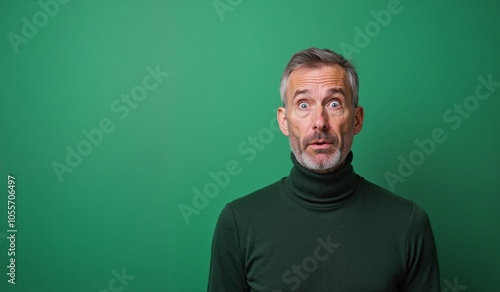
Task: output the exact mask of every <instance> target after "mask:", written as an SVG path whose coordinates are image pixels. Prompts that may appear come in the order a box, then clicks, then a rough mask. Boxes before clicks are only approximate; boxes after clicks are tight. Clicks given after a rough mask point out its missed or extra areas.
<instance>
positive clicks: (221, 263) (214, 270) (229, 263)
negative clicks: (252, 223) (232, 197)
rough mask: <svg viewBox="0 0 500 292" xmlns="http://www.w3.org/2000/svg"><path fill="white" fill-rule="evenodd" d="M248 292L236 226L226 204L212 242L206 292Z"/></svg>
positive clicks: (230, 210)
mask: <svg viewBox="0 0 500 292" xmlns="http://www.w3.org/2000/svg"><path fill="white" fill-rule="evenodd" d="M235 291H238V292H240V291H241V292H245V291H250V287H249V286H248V284H247V281H246V275H245V263H244V261H243V259H242V254H241V248H240V240H239V235H238V225H237V223H236V219H235V217H234V213H233V209H232V208H231V206H230V205H229V204H227V205H226V206H225V207H224V209H223V210H222V212H221V214H220V215H219V219H218V221H217V225H216V227H215V232H214V237H213V240H212V258H211V261H210V273H209V277H208V292H235Z"/></svg>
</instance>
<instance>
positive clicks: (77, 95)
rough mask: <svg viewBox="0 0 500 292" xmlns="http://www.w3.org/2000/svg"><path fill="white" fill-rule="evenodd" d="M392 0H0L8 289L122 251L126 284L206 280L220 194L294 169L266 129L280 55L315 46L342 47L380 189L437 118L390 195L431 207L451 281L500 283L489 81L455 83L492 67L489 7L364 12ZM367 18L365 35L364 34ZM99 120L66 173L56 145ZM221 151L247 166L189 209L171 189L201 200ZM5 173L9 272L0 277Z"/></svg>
mask: <svg viewBox="0 0 500 292" xmlns="http://www.w3.org/2000/svg"><path fill="white" fill-rule="evenodd" d="M44 1H45V2H44ZM391 2H393V0H391V1H387V0H380V1H326V0H325V1H295V2H292V1H261V0H257V1H249V0H242V1H239V0H238V1H237V0H227V1H226V0H221V2H220V3H223V4H225V5H228V6H226V8H227V10H226V11H224V12H222V13H221V12H219V13H218V12H217V10H216V8H215V7H214V3H213V2H212V1H211V0H206V1H193V0H191V1H69V2H68V3H67V4H57V7H58V11H57V12H56V13H53V14H54V16H50V17H48V18H47V21H46V22H47V23H43V20H44V19H43V15H42V14H40V13H38V14H36V13H37V12H39V11H43V9H42V6H40V4H39V3H38V2H37V1H2V2H1V4H0V11H1V12H0V19H1V25H0V36H1V41H0V57H1V59H0V65H1V68H0V93H1V100H0V133H1V138H0V178H1V179H0V188H1V189H3V191H2V192H1V194H2V195H1V197H0V241H1V242H0V271H1V273H0V290H1V291H23V292H30V291H100V290H102V289H107V287H108V283H109V282H110V281H113V278H114V277H115V276H114V274H113V273H112V270H115V271H118V272H120V271H122V269H123V268H124V269H125V271H126V274H127V275H131V276H134V277H135V278H134V279H133V280H130V281H128V282H127V283H126V284H127V285H126V286H125V287H123V291H125V292H129V291H130V292H132V291H204V290H206V284H207V278H208V265H209V260H210V244H211V238H212V233H213V229H214V226H215V223H216V220H217V216H218V214H219V212H220V210H221V209H222V208H223V206H224V204H226V203H227V202H229V201H231V200H233V199H235V198H238V197H241V196H243V195H246V194H248V193H249V192H251V191H254V190H256V189H258V188H260V187H263V186H265V185H267V184H269V183H272V182H275V181H277V180H278V179H280V178H281V177H283V176H286V175H287V174H288V172H289V169H290V166H291V162H290V160H289V145H288V141H287V139H286V137H284V136H283V135H282V134H280V133H277V132H275V131H272V129H273V127H271V126H270V121H271V120H272V119H273V118H274V116H275V110H276V108H277V107H278V106H279V105H280V102H279V91H278V86H279V80H280V76H281V73H282V71H283V69H284V67H285V65H286V63H287V62H288V60H289V58H290V57H291V55H292V54H293V53H294V52H296V51H298V50H301V49H304V48H307V47H310V46H317V47H327V48H330V49H333V50H337V51H339V52H340V53H346V51H345V50H343V49H342V47H343V46H344V47H345V45H346V44H348V45H351V46H352V47H355V48H356V50H355V51H354V52H352V53H347V55H350V56H351V57H352V59H353V61H354V62H355V64H357V68H358V71H359V75H360V104H361V105H363V106H364V107H365V125H364V129H363V131H362V132H361V133H360V134H359V135H358V136H356V139H355V143H354V147H353V152H354V154H355V158H354V166H355V169H356V171H357V172H358V173H359V174H361V175H362V176H364V177H365V178H367V179H368V180H371V181H373V182H375V183H377V184H379V185H381V186H382V187H385V188H391V186H390V185H389V183H388V181H387V179H386V177H385V176H384V174H386V173H387V172H391V173H393V174H395V175H399V174H398V165H399V164H400V160H399V159H398V157H399V156H400V155H401V156H402V157H403V158H405V159H409V156H410V154H411V152H412V151H415V150H418V149H419V148H418V147H417V146H416V144H415V142H414V140H415V139H419V140H420V141H423V140H424V139H428V138H430V137H431V133H432V131H433V130H434V129H436V128H441V129H442V130H443V131H444V133H445V134H446V137H447V139H446V141H445V142H443V143H437V144H436V145H435V149H434V150H433V151H432V152H431V153H430V154H429V155H426V156H425V157H424V158H425V161H423V163H422V164H421V165H418V166H415V167H414V170H413V172H412V173H411V175H408V176H407V177H402V179H404V181H403V182H398V183H395V184H394V185H393V186H394V188H393V189H394V192H396V193H397V194H399V195H401V196H403V197H405V198H409V199H412V200H415V201H416V202H417V203H418V204H419V205H421V206H422V207H423V208H424V209H425V210H426V211H427V212H428V214H429V217H430V219H431V222H432V226H433V229H434V232H435V237H436V242H437V247H438V252H439V260H440V269H441V276H442V286H443V291H451V290H449V288H447V287H448V286H446V284H445V283H446V281H449V283H454V282H455V281H456V282H458V283H459V284H460V285H464V286H467V288H466V290H467V291H498V290H499V289H500V280H499V278H498V275H499V274H500V252H499V250H498V247H499V246H500V215H499V213H500V212H499V211H498V210H499V207H500V198H499V195H500V180H499V179H498V177H499V175H500V167H499V162H500V152H499V147H498V144H499V143H500V131H499V118H498V117H499V115H498V112H499V109H500V101H499V100H500V87H498V86H496V87H493V88H492V91H493V92H491V96H490V97H489V98H488V99H485V100H480V101H478V103H476V104H474V103H473V100H472V99H467V97H468V96H470V95H474V94H475V93H474V92H475V89H476V87H477V86H478V85H480V84H481V83H480V82H479V81H478V77H479V76H483V77H484V78H486V79H488V76H489V75H491V78H492V79H493V80H494V81H495V82H500V58H499V54H498V52H500V38H499V28H500V18H499V17H498V15H499V13H500V4H499V2H498V1H493V0H491V1H487V0H483V1H474V2H473V1H465V0H459V1H451V0H448V1H431V0H418V1H417V0H413V1H410V0H401V2H400V4H399V6H397V7H398V9H399V13H396V14H391V18H390V20H387V22H386V23H384V25H380V24H376V25H375V24H374V23H375V22H374V21H376V18H375V16H374V14H376V13H378V12H379V11H381V10H387V9H388V8H387V7H388V4H390V3H391ZM42 3H50V1H48V0H42ZM52 3H57V2H52ZM219 5H221V4H219ZM54 7H56V6H52V9H55V8H54ZM228 8H230V9H228ZM34 15H38V17H41V18H39V19H38V20H37V21H38V22H37V23H38V24H43V25H41V26H40V27H38V31H37V32H36V34H35V35H34V36H33V35H31V37H30V38H26V42H25V43H20V44H17V45H13V44H12V43H11V40H10V38H9V33H14V34H16V35H18V36H19V37H23V32H22V30H23V29H22V28H23V25H24V22H23V17H26V19H28V21H31V22H32V21H33V16H34ZM40 15H42V16H40ZM367 25H368V29H372V30H371V31H368V32H369V33H370V34H371V36H368V40H366V39H365V40H364V41H365V43H359V42H358V43H357V44H358V45H356V38H357V37H358V38H359V35H358V34H359V32H358V30H357V28H359V30H361V31H365V29H366V28H367ZM377 27H378V28H379V30H377ZM357 35H358V36H357ZM11 36H12V34H11ZM358 41H359V40H358ZM342 44H344V45H342ZM16 48H17V49H18V52H17V53H16ZM148 66H150V67H151V68H155V67H157V66H159V68H160V69H161V71H164V72H168V73H169V75H168V76H167V77H164V78H163V80H162V82H161V83H159V84H158V86H157V87H156V88H155V89H153V90H151V91H148V93H147V94H148V95H147V97H146V98H145V99H144V100H143V101H141V102H139V103H137V104H136V105H135V106H136V107H135V108H130V109H129V110H130V112H129V115H128V116H127V117H126V118H124V119H120V114H119V113H117V112H116V111H113V110H112V109H111V105H112V104H113V102H116V100H118V101H119V98H120V96H121V95H122V94H130V93H131V91H132V90H133V88H135V87H136V86H138V85H141V84H142V81H143V78H144V77H145V76H147V75H148V74H149V73H148V71H147V69H146V68H147V67H148ZM153 80H154V79H151V80H150V82H151V83H153ZM482 90H483V91H482V92H487V91H485V90H484V89H482ZM464 101H468V102H470V104H469V108H470V106H471V105H472V106H475V108H474V110H471V111H467V112H466V113H467V114H468V115H467V118H465V117H461V116H460V115H459V114H458V113H454V112H453V113H452V114H450V117H453V118H454V119H460V121H461V124H460V125H458V124H456V123H458V122H456V120H455V121H454V122H450V121H448V122H447V121H446V120H444V119H443V115H444V114H445V113H446V112H447V110H448V109H451V110H453V106H454V105H455V104H463V102H464ZM476 101H477V99H476ZM102 119H109V120H110V121H111V122H112V125H113V127H114V128H113V129H114V130H113V131H112V132H111V133H105V134H103V138H102V141H101V142H100V143H98V145H95V146H93V148H92V150H90V153H89V154H88V155H87V156H84V157H83V158H82V161H81V162H80V163H79V165H77V166H76V167H72V172H71V173H69V172H66V173H64V174H63V175H62V181H61V180H59V179H58V177H57V175H56V173H55V171H54V169H53V163H54V161H56V162H59V163H61V164H65V159H66V155H67V153H68V152H67V149H66V147H67V146H69V147H71V148H72V149H76V147H77V145H78V144H79V143H80V142H81V141H85V140H86V138H85V136H84V135H83V134H82V131H84V130H88V131H90V130H92V129H96V128H98V127H99V122H100V121H101V120H102ZM452 126H455V127H456V129H453V128H452ZM270 133H272V134H271V135H270ZM259 135H260V136H259ZM252 137H256V138H257V140H256V141H257V143H258V144H255V146H252V144H250V141H251V139H252ZM239 147H240V148H239ZM246 151H248V152H246ZM250 151H253V152H251V154H250ZM231 161H236V163H238V165H239V167H240V169H241V172H240V173H239V174H237V175H232V176H231V177H230V181H228V182H225V183H226V185H224V187H219V191H218V192H215V191H214V189H211V191H212V192H214V193H213V194H214V196H215V195H217V196H215V197H214V198H209V199H208V201H207V202H205V205H206V206H203V208H200V210H198V212H199V213H198V214H196V215H192V216H189V224H187V223H186V220H185V219H184V218H183V216H182V214H181V212H180V210H179V205H180V204H185V205H186V206H193V202H192V201H193V197H195V191H194V190H193V189H194V188H195V189H198V190H201V191H203V189H204V187H205V186H207V185H211V186H213V183H214V182H215V180H214V178H213V177H212V176H210V175H209V173H210V172H213V173H218V172H220V171H222V170H225V169H226V165H227V163H228V162H231ZM8 174H10V175H14V176H15V177H16V192H17V197H16V206H17V208H16V212H17V213H16V215H17V218H16V224H17V229H18V233H17V235H16V264H17V265H16V268H17V269H16V284H15V285H11V284H8V283H7V275H6V273H7V268H6V266H7V264H8V256H7V249H8V244H9V242H8V240H7V239H6V238H5V237H6V230H7V190H8V189H7V175H8ZM360 277H362V275H360ZM114 285H115V286H116V287H119V286H120V282H118V281H116V282H114ZM445 289H448V290H445ZM460 291H462V290H460Z"/></svg>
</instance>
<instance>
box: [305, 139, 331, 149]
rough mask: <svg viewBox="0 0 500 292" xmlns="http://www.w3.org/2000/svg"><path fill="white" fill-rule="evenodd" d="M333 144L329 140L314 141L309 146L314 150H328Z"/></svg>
mask: <svg viewBox="0 0 500 292" xmlns="http://www.w3.org/2000/svg"><path fill="white" fill-rule="evenodd" d="M332 144H333V143H331V142H330V141H327V140H314V141H312V142H311V143H309V146H310V147H311V148H313V149H326V148H328V147H330V146H332Z"/></svg>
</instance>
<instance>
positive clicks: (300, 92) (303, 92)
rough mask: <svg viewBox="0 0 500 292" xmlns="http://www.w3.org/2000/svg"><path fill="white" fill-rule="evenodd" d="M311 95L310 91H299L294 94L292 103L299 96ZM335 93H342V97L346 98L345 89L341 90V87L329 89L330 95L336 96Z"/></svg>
mask: <svg viewBox="0 0 500 292" xmlns="http://www.w3.org/2000/svg"><path fill="white" fill-rule="evenodd" d="M308 93H310V90H309V89H299V90H296V91H295V93H294V94H293V98H292V101H293V100H294V99H295V98H296V97H297V96H298V95H301V94H308ZM335 93H341V94H342V95H344V96H345V93H344V89H343V88H341V87H334V88H330V89H328V95H332V94H335Z"/></svg>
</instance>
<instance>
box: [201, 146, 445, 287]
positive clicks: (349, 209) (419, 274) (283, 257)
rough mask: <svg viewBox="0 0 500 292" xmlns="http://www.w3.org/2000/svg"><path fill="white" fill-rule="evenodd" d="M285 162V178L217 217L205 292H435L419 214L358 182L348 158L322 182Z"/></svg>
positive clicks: (432, 256)
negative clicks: (286, 172) (286, 170)
mask: <svg viewBox="0 0 500 292" xmlns="http://www.w3.org/2000/svg"><path fill="white" fill-rule="evenodd" d="M291 156H292V161H293V164H294V167H293V168H292V170H291V172H290V176H288V177H286V178H284V179H281V180H279V181H278V182H276V183H274V184H272V185H269V186H267V187H265V188H263V189H260V190H258V191H256V192H254V193H252V194H250V195H248V196H245V197H242V198H240V199H237V200H235V201H233V202H231V203H229V204H227V205H226V207H225V208H224V209H223V210H222V212H221V214H220V217H219V220H218V222H217V226H216V229H215V233H214V238H213V243H212V260H211V264H210V276H209V284H208V291H209V292H243V291H256V292H257V291H258V292H261V291H269V292H285V291H310V292H326V291H328V292H335V291H353V292H362V291H370V292H373V291H383V292H390V291H415V292H416V291H418V292H434V291H436V292H437V291H440V288H439V270H438V263H437V256H436V247H435V244H434V237H433V234H432V230H431V226H430V224H429V220H428V217H427V215H426V213H425V211H424V210H422V209H421V208H420V207H419V206H417V205H416V204H415V203H413V202H411V201H409V200H406V199H403V198H401V197H398V196H396V195H394V194H392V193H390V192H389V191H386V190H384V189H382V188H380V187H378V186H376V185H374V184H372V183H370V182H368V181H366V180H364V179H363V178H362V177H360V176H358V175H357V174H355V173H354V171H353V167H352V165H351V162H352V153H349V155H348V157H347V160H346V163H345V164H344V165H343V166H342V167H341V168H340V169H338V170H337V171H335V172H333V173H329V174H317V173H313V172H311V171H309V170H307V169H305V168H304V167H303V166H302V165H300V164H299V163H298V162H297V160H296V159H295V156H294V155H293V154H292V155H291Z"/></svg>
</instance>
